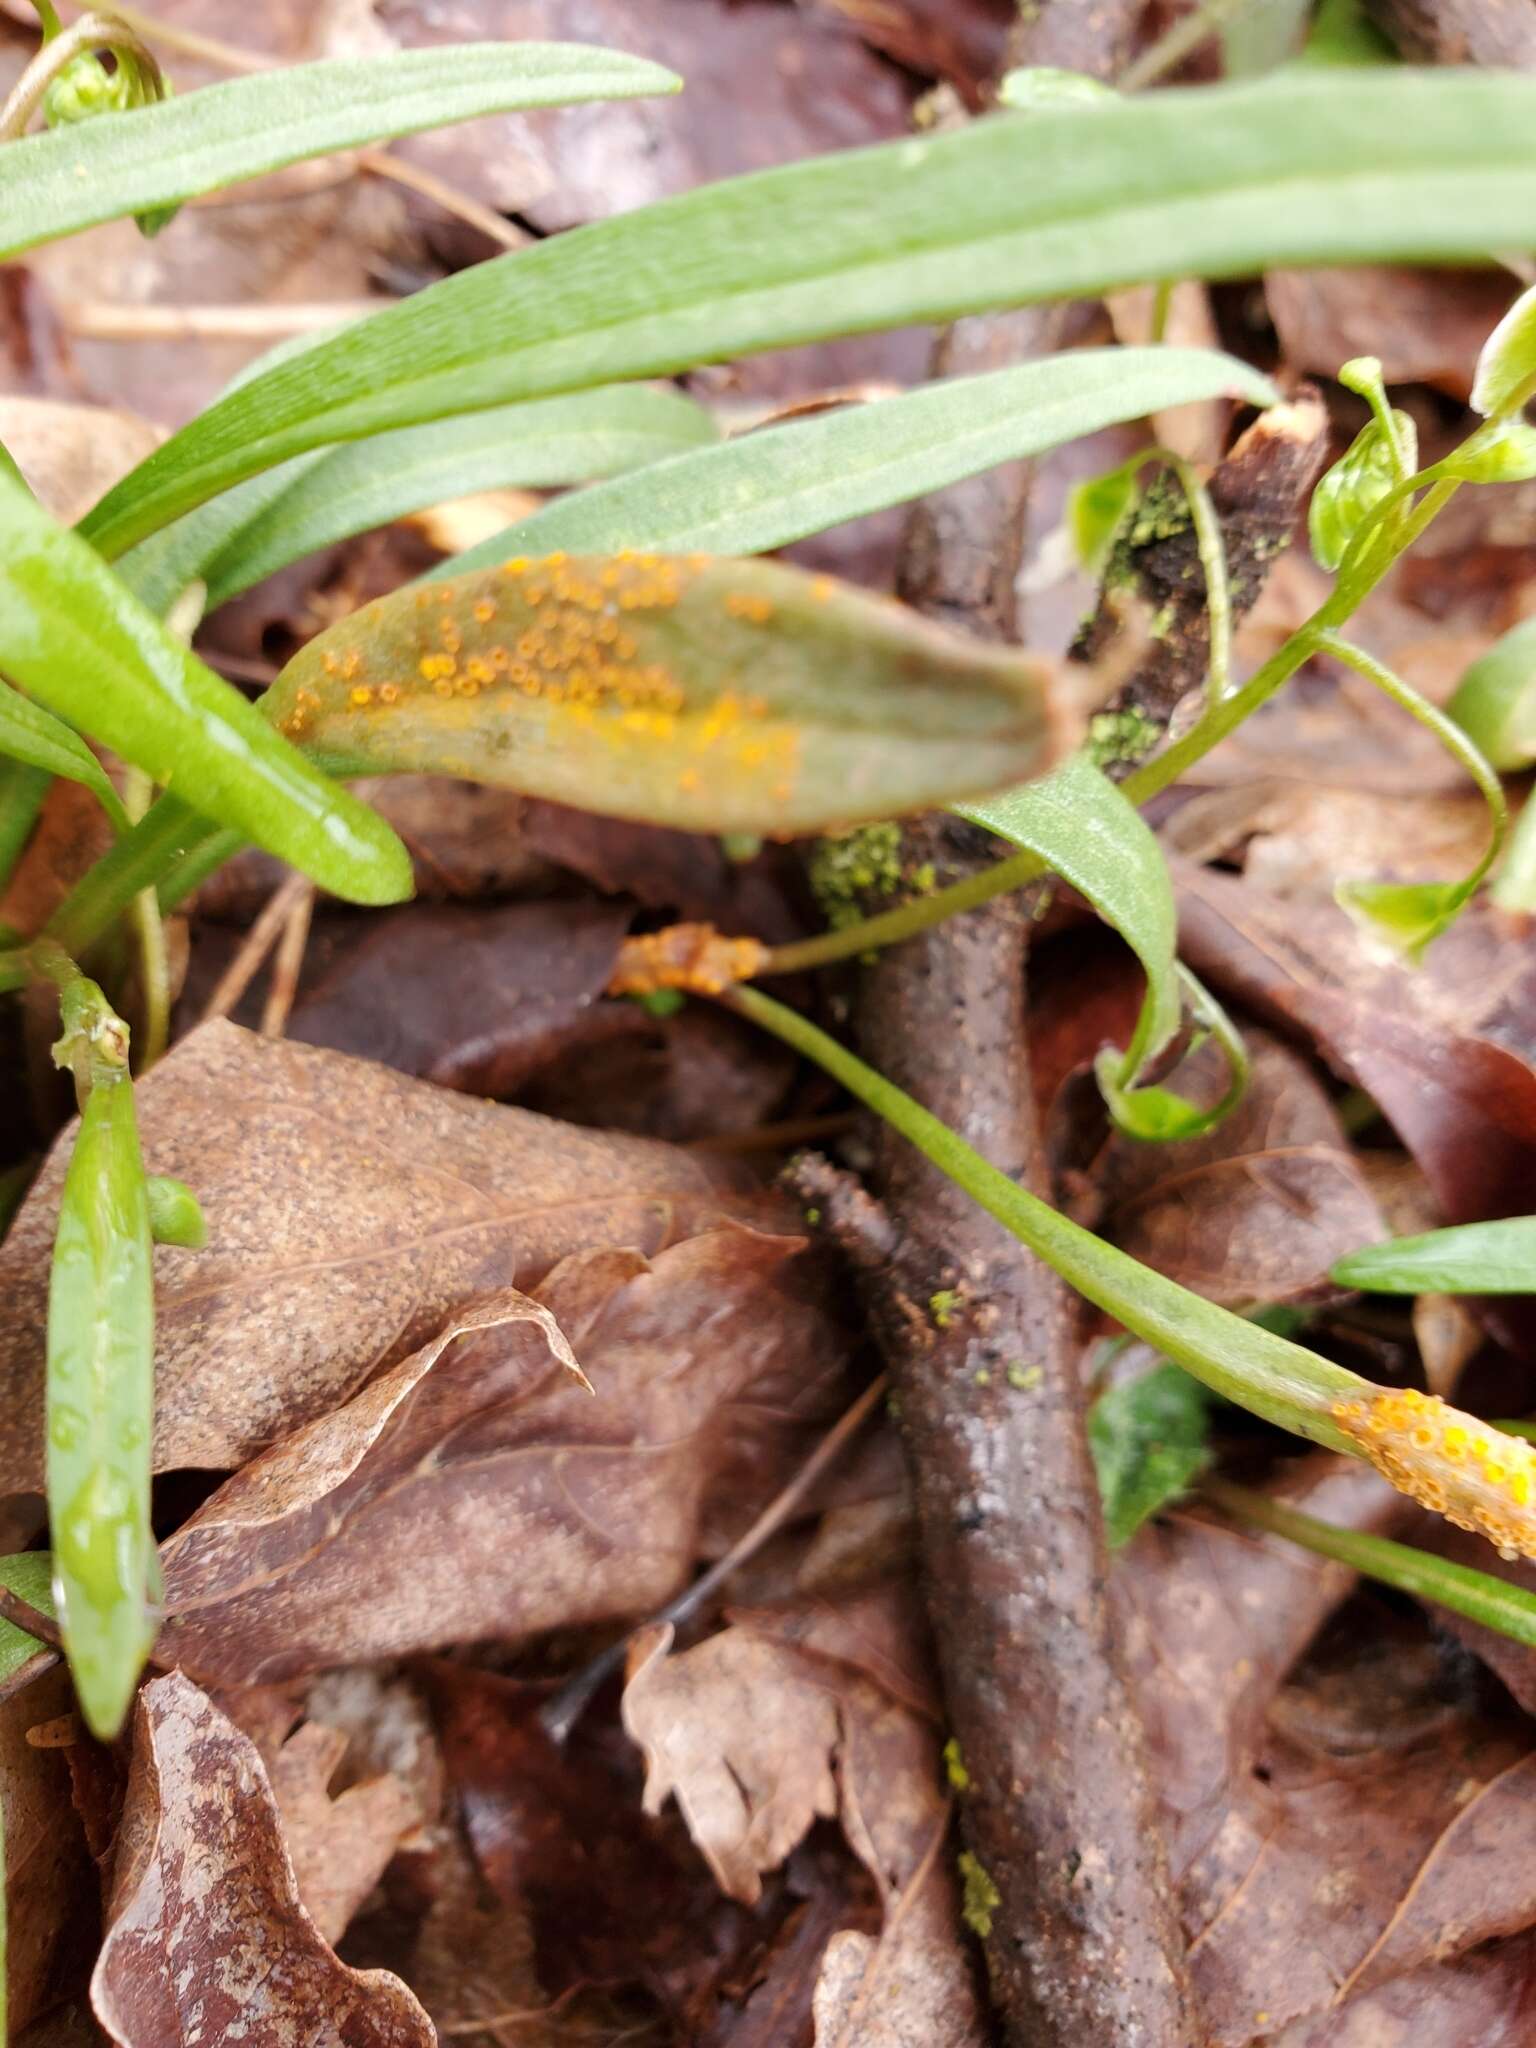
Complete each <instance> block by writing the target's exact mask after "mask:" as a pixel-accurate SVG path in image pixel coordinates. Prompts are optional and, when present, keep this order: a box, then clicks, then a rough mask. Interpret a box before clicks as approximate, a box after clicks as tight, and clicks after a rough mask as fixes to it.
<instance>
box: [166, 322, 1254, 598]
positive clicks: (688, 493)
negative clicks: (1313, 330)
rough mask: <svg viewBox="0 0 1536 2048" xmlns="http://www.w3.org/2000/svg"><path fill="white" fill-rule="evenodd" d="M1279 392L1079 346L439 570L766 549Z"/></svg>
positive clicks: (571, 506)
mask: <svg viewBox="0 0 1536 2048" xmlns="http://www.w3.org/2000/svg"><path fill="white" fill-rule="evenodd" d="M1275 395H1276V394H1275V390H1274V387H1273V385H1272V384H1271V383H1270V382H1269V380H1268V378H1266V377H1261V376H1260V375H1259V374H1258V372H1257V371H1255V370H1251V369H1250V368H1249V367H1248V365H1247V364H1246V363H1240V362H1238V361H1236V360H1235V358H1233V357H1231V356H1223V355H1218V354H1216V353H1215V351H1214V350H1210V349H1193V348H1089V349H1071V350H1068V351H1067V352H1065V353H1063V354H1061V355H1056V356H1048V357H1046V358H1045V359H1044V360H1043V361H1042V362H1037V363H1021V364H1020V365H1019V366H1018V367H1017V368H1016V369H1012V370H992V371H988V372H987V373H986V374H985V375H983V376H980V377H954V378H951V379H949V380H947V381H942V382H940V383H937V384H927V385H924V386H923V388H922V389H921V390H919V391H906V392H902V393H901V394H900V395H899V396H897V397H894V398H882V399H877V400H876V401H875V402H874V403H873V404H870V405H862V406H858V407H855V408H852V409H850V410H849V411H847V412H836V413H825V414H822V415H821V416H820V417H818V418H815V419H809V420H794V421H790V422H788V423H786V424H785V425H784V426H779V427H765V428H764V429H763V430H762V432H761V433H756V434H748V435H745V436H743V438H742V439H740V440H737V441H728V442H726V443H725V444H724V446H722V447H716V448H699V449H694V450H692V451H691V452H690V453H688V454H686V455H674V456H672V457H670V458H669V459H668V460H667V461H665V462H658V463H655V464H653V465H652V466H651V467H650V468H649V469H646V470H645V471H643V472H637V473H636V474H635V475H633V476H627V477H619V478H615V479H614V480H613V481H612V482H610V483H605V484H598V485H595V486H594V487H593V488H592V489H591V490H589V491H577V492H574V493H572V494H571V495H570V496H568V497H564V498H557V499H556V500H555V502H554V503H553V504H551V505H546V506H543V507H542V508H541V509H540V510H539V511H537V512H535V513H534V514H533V515H532V516H531V517H530V518H528V519H524V520H522V521H520V522H519V523H518V524H517V525H516V526H514V527H510V528H509V529H508V530H507V531H506V532H505V533H502V534H497V535H495V536H493V538H492V539H490V540H488V541H485V542H483V543H482V544H481V545H480V546H478V547H474V548H470V549H469V550H468V551H467V552H466V553H464V554H462V555H456V556H454V557H453V558H452V559H451V560H450V561H448V562H445V563H443V564H441V566H440V567H439V568H437V569H434V570H432V571H429V574H430V575H432V576H452V575H458V574H459V573H461V572H462V571H463V570H465V569H478V568H485V567H489V566H490V565H491V564H492V563H494V562H499V561H501V560H503V559H504V558H505V557H506V556H507V555H509V554H532V553H543V552H544V551H545V550H547V549H549V548H566V549H568V550H569V551H570V552H571V553H572V554H608V553H611V552H612V551H613V550H614V549H616V548H655V549H657V550H658V551H661V550H675V551H683V552H686V551H689V550H691V549H694V548H705V549H708V550H709V551H710V552H711V553H713V554H722V555H755V554H762V553H764V552H765V551H766V550H768V549H770V548H782V547H787V546H788V545H789V543H790V542H791V541H795V540H800V539H803V538H804V536H805V535H806V534H809V533H821V532H822V531H824V529H825V528H827V527H829V526H836V525H837V524H838V523H839V521H841V520H844V519H858V518H860V517H862V515H863V514H864V513H866V512H878V511H881V510H883V509H884V508H885V507H886V506H887V505H899V504H903V503H905V502H906V501H907V500H908V499H910V498H919V497H921V496H922V495H923V494H924V493H925V492H927V491H936V490H942V489H943V487H944V486H945V485H946V484H952V483H958V482H959V481H960V479H961V478H962V477H967V476H974V475H975V474H976V473H977V471H978V470H983V469H990V468H992V467H993V466H994V464H996V463H999V462H1017V461H1020V460H1022V459H1023V458H1025V457H1026V456H1031V455H1040V454H1043V453H1044V451H1045V450H1046V449H1048V448H1057V447H1060V446H1061V444H1062V443H1063V442H1064V441H1074V440H1076V439H1077V438H1078V436H1079V435H1082V434H1094V433H1097V432H1098V430H1099V429H1100V428H1101V427H1107V426H1113V425H1114V424H1116V422H1118V421H1120V420H1133V419H1140V418H1141V417H1142V416H1143V415H1144V414H1148V413H1154V412H1159V411H1161V410H1162V408H1163V407H1164V406H1169V405H1182V404H1184V403H1185V402H1186V400H1190V399H1199V398H1220V397H1230V398H1240V399H1243V400H1244V401H1246V402H1247V403H1248V404H1251V405H1269V404H1271V403H1272V402H1273V401H1274V398H1275ZM151 545H152V543H151Z"/></svg>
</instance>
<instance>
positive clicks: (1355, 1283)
mask: <svg viewBox="0 0 1536 2048" xmlns="http://www.w3.org/2000/svg"><path fill="white" fill-rule="evenodd" d="M1331 1277H1332V1278H1333V1279H1334V1280H1336V1281H1337V1282H1338V1284H1339V1286H1340V1287H1359V1288H1361V1289H1363V1290H1364V1291H1365V1292H1366V1293H1369V1294H1536V1216H1502V1217H1500V1218H1499V1219H1498V1220H1497V1221H1496V1222H1492V1223H1458V1224H1456V1225H1454V1226H1453V1227H1452V1228H1451V1229H1449V1230H1427V1231H1425V1232H1424V1233H1423V1234H1422V1235H1421V1236H1418V1237H1399V1238H1394V1239H1392V1240H1391V1242H1390V1243H1387V1244H1372V1245H1366V1246H1365V1247H1364V1248H1363V1249H1362V1250H1360V1251H1357V1252H1350V1253H1348V1254H1347V1256H1346V1257H1344V1258H1342V1259H1339V1260H1338V1261H1337V1262H1336V1264H1335V1265H1334V1268H1333V1272H1332V1276H1331Z"/></svg>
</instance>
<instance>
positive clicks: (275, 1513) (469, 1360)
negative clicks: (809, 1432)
mask: <svg viewBox="0 0 1536 2048" xmlns="http://www.w3.org/2000/svg"><path fill="white" fill-rule="evenodd" d="M802 1245H803V1240H802V1239H800V1238H797V1237H778V1236H769V1235H766V1234H764V1233H760V1232H757V1231H751V1230H746V1229H743V1228H740V1227H737V1226H731V1227H728V1228H724V1229H720V1230H714V1231H706V1232H703V1233H701V1234H700V1235H699V1236H697V1237H693V1238H690V1239H689V1240H688V1241H687V1242H686V1243H685V1244H681V1245H675V1246H673V1247H671V1248H670V1249H669V1250H666V1251H662V1252H660V1253H658V1254H657V1256H656V1258H655V1259H654V1261H652V1262H650V1263H649V1264H648V1263H647V1261H646V1260H645V1259H644V1258H643V1257H642V1256H641V1255H640V1254H639V1253H637V1252H632V1251H610V1252H592V1253H585V1254H581V1255H578V1256H575V1257H572V1258H570V1259H567V1260H565V1261H563V1262H562V1264H561V1265H560V1266H559V1267H557V1268H556V1270H555V1272H554V1273H552V1274H551V1275H550V1276H549V1278H548V1280H547V1281H546V1282H545V1283H544V1285H543V1286H542V1288H541V1289H540V1291H539V1303H541V1304H542V1306H540V1305H538V1304H535V1303H534V1302H523V1301H521V1298H520V1297H514V1298H513V1299H512V1301H511V1302H508V1301H507V1300H506V1299H505V1298H502V1299H501V1300H500V1301H497V1302H492V1303H488V1304H486V1305H484V1306H483V1307H482V1308H481V1309H480V1310H479V1311H477V1312H475V1314H474V1315H473V1316H472V1317H465V1318H461V1319H460V1321H459V1322H458V1323H457V1324H451V1325H449V1327H448V1328H447V1329H446V1330H445V1331H444V1332H442V1333H441V1334H440V1336H439V1337H438V1338H437V1339H435V1340H434V1342H433V1343H432V1344H430V1345H428V1346H427V1347H426V1348H425V1349H424V1350H422V1351H420V1352H417V1353H416V1354H414V1355H413V1356H412V1357H410V1358H407V1359H405V1360H404V1361H402V1363H401V1364H399V1365H397V1366H395V1367H394V1368H393V1369H392V1370H390V1371H389V1372H386V1373H384V1374H382V1375H381V1376H380V1377H378V1378H377V1379H375V1380H373V1381H372V1382H370V1384H369V1385H368V1386H367V1387H365V1388H364V1389H363V1390H362V1391H361V1392H360V1393H359V1394H357V1395H356V1396H354V1398H353V1399H352V1400H351V1401H350V1402H348V1403H347V1404H346V1405H345V1406H343V1407H342V1408H339V1409H338V1410H336V1412H335V1413H333V1414H331V1415H328V1416H324V1417H322V1418H321V1419H320V1420H319V1421H317V1422H313V1423H311V1424H309V1425H308V1427H307V1428H305V1429H302V1430H299V1431H297V1432H296V1433H295V1434H294V1435H292V1436H289V1437H287V1438H285V1439H284V1440H283V1441H282V1442H281V1443H278V1444H275V1445H273V1446H272V1448H271V1449H270V1450H268V1451H267V1452H265V1453H264V1454H263V1455H262V1456H261V1457H259V1458H257V1459H255V1460H254V1461H253V1462H252V1463H251V1464H249V1465H247V1466H246V1467H245V1468H244V1470H242V1471H240V1472H237V1473H236V1474H235V1475H234V1477H233V1478H231V1479H229V1480H227V1481H226V1482H225V1484H224V1485H223V1486H222V1487H220V1488H219V1489H218V1491H217V1492H216V1493H214V1494H213V1495H212V1496H211V1498H210V1499H209V1500H208V1501H207V1502H206V1503H205V1504H204V1505H203V1506H202V1507H201V1508H199V1509H198V1511H197V1512H196V1513H195V1514H194V1515H193V1516H192V1517H191V1518H190V1520H189V1521H187V1522H186V1523H185V1524H184V1525H183V1527H182V1528H181V1529H180V1530H178V1531H177V1533H176V1534H175V1535H174V1536H173V1537H172V1538H171V1539H170V1541H169V1542H168V1543H167V1544H166V1546H165V1550H164V1564H165V1574H166V1596H165V1597H166V1605H167V1609H168V1611H169V1616H170V1618H169V1620H168V1621H167V1623H166V1626H165V1630H164V1633H163V1635H162V1638H161V1642H162V1648H163V1652H164V1654H165V1655H166V1656H168V1657H170V1658H172V1659H174V1660H175V1662H176V1663H177V1664H178V1665H180V1666H181V1667H183V1668H184V1669H186V1670H188V1671H190V1672H192V1673H193V1674H194V1675H195V1676H196V1677H198V1678H199V1679H200V1680H202V1681H204V1682H207V1683H210V1684H219V1685H230V1684H240V1685H249V1684H256V1683H264V1682H272V1681H274V1680H277V1679H280V1678H284V1677H290V1676H293V1675H295V1674H297V1673H299V1672H303V1671H310V1670H316V1669H319V1668H321V1667H324V1666H329V1665H334V1664H339V1663H361V1662H365V1661H367V1660H370V1659H374V1658H379V1657H386V1656H399V1655H403V1654H405V1653H407V1652H414V1651H421V1650H427V1649H432V1648H437V1647H440V1646H443V1645H446V1644H450V1643H461V1642H473V1641H476V1640H481V1639H484V1638H487V1637H492V1636H494V1637H496V1638H497V1639H498V1640H500V1641H504V1642H516V1641H519V1640H523V1639H526V1638H528V1637H531V1636H533V1635H536V1634H538V1633H539V1632H541V1631H543V1630H548V1629H554V1628H571V1627H579V1626H581V1625H583V1624H585V1623H589V1622H597V1621H606V1620H613V1619H624V1618H628V1617H630V1616H640V1615H643V1614H645V1613H647V1612H648V1611H649V1610H651V1609H653V1608H654V1607H655V1606H657V1605H658V1604H659V1603H660V1602H662V1601H663V1600H665V1599H667V1598H669V1597H670V1595H672V1594H673V1593H674V1592H676V1591H677V1590H678V1589H679V1587H680V1586H681V1585H682V1584H684V1583H685V1582H686V1580H687V1577H688V1574H689V1572H690V1571H691V1569H692V1568H693V1565H694V1563H695V1560H696V1559H697V1557H698V1555H699V1554H700V1550H701V1548H702V1547H703V1546H702V1544H701V1530H702V1528H703V1526H704V1523H705V1521H706V1518H710V1519H716V1518H718V1509H717V1508H716V1507H715V1504H714V1502H713V1500H712V1492H713V1488H714V1484H715V1482H716V1481H717V1480H726V1479H728V1481H729V1483H730V1484H731V1485H732V1486H733V1488H734V1490H735V1493H736V1496H737V1497H736V1502H735V1510H736V1515H737V1517H738V1518H739V1517H740V1516H741V1515H742V1514H743V1512H745V1513H748V1514H750V1512H752V1509H753V1505H754V1502H753V1500H752V1499H750V1498H748V1497H746V1496H747V1495H748V1491H749V1490H748V1489H747V1488H744V1487H743V1486H742V1485H741V1483H740V1474H741V1464H740V1459H739V1454H738V1449H737V1437H738V1434H739V1432H740V1430H741V1428H742V1427H743V1425H744V1424H746V1423H748V1422H755V1421H756V1419H757V1417H758V1416H759V1415H760V1414H761V1412H762V1411H763V1410H767V1411H768V1412H769V1413H773V1412H775V1411H776V1412H777V1413H778V1414H779V1415H781V1416H782V1415H784V1414H786V1413H787V1414H790V1415H792V1416H796V1417H798V1418H799V1419H801V1420H802V1421H804V1420H817V1419H819V1420H820V1421H821V1423H822V1424H823V1426H824V1424H825V1422H826V1421H828V1420H830V1419H831V1416H832V1415H834V1414H836V1413H838V1412H840V1410H841V1408H842V1407H843V1406H844V1405H845V1404H846V1401H847V1398H848V1390H847V1385H846V1383H845V1380H844V1377H843V1368H844V1355H845V1353H844V1346H845V1340H844V1334H843V1331H842V1329H841V1326H840V1325H839V1324H838V1323H837V1322H836V1321H834V1320H833V1319H832V1317H831V1316H830V1315H829V1314H828V1312H827V1310H826V1309H825V1308H824V1307H823V1305H822V1304H821V1302H820V1300H819V1299H818V1298H817V1294H816V1290H815V1285H814V1282H813V1280H812V1279H811V1278H810V1277H809V1276H808V1275H807V1274H805V1273H804V1272H803V1270H802V1262H801V1261H799V1260H798V1259H797V1257H796V1254H797V1253H799V1251H800V1250H801V1248H802ZM551 1312H552V1315H553V1318H554V1320H552V1319H551ZM556 1321H557V1322H558V1328H557V1327H556ZM492 1325H495V1326H494V1327H492ZM561 1331H564V1332H565V1333H566V1335H567V1336H568V1337H569V1339H570V1341H571V1344H572V1346H573V1347H574V1348H575V1351H576V1355H577V1356H578V1357H580V1358H581V1360H582V1361H583V1364H584V1366H585V1368H586V1370H587V1373H588V1375H589V1377H590V1379H591V1381H592V1385H593V1387H594V1388H595V1389H596V1393H597V1398H596V1399H594V1398H593V1396H592V1394H591V1393H590V1392H584V1391H583V1390H582V1389H581V1388H580V1387H578V1386H577V1385H576V1384H575V1383H574V1381H573V1380H572V1378H571V1376H570V1373H569V1372H568V1371H567V1370H566V1364H565V1360H566V1354H565V1351H564V1341H565V1340H564V1338H563V1337H562V1336H561V1334H560V1332H561ZM461 1332H463V1333H464V1334H461ZM783 1476H785V1475H784V1474H783V1472H782V1471H778V1472H775V1471H773V1470H771V1469H767V1470H763V1471H761V1472H759V1473H756V1474H754V1477H755V1478H756V1479H757V1485H756V1487H755V1488H754V1489H752V1490H751V1491H752V1492H753V1493H755V1495H756V1501H755V1504H756V1505H761V1504H762V1501H763V1500H764V1499H766V1498H767V1497H768V1496H770V1495H771V1493H772V1492H773V1491H774V1490H775V1487H776V1485H777V1484H778V1483H780V1482H781V1480H782V1478H783Z"/></svg>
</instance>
